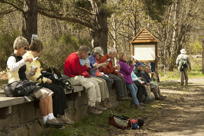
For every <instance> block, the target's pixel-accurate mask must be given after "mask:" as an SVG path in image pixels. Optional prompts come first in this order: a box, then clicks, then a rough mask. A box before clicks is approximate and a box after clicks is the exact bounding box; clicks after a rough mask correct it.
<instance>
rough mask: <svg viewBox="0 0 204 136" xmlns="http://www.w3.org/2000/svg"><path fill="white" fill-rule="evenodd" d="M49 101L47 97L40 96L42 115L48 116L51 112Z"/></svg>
mask: <svg viewBox="0 0 204 136" xmlns="http://www.w3.org/2000/svg"><path fill="white" fill-rule="evenodd" d="M49 106H50V104H49V101H48V99H47V97H43V98H40V100H39V107H40V112H41V114H42V116H47V115H48V114H49Z"/></svg>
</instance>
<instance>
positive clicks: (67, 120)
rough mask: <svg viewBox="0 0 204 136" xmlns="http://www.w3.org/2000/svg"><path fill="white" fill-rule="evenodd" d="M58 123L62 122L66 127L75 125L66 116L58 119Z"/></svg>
mask: <svg viewBox="0 0 204 136" xmlns="http://www.w3.org/2000/svg"><path fill="white" fill-rule="evenodd" d="M57 120H58V121H60V122H61V123H63V124H64V125H73V124H74V121H72V120H71V119H70V118H68V117H65V116H63V115H62V116H60V117H58V118H57Z"/></svg>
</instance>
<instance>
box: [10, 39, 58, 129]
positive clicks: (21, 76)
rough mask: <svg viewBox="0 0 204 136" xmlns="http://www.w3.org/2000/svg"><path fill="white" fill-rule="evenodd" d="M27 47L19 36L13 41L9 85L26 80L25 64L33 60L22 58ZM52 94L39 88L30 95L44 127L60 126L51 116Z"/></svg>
mask: <svg viewBox="0 0 204 136" xmlns="http://www.w3.org/2000/svg"><path fill="white" fill-rule="evenodd" d="M28 46H29V43H28V41H27V40H26V39H25V38H24V37H22V36H19V37H17V38H16V39H15V41H14V44H13V49H14V52H13V54H12V55H11V56H10V57H9V58H8V61H7V74H8V83H9V84H12V83H14V82H15V81H23V80H27V75H26V74H25V71H26V65H25V64H26V63H27V62H28V63H31V62H32V61H33V59H32V58H30V57H27V58H22V56H23V55H24V54H25V53H26V49H27V48H28ZM52 94H53V92H52V91H51V90H49V89H47V88H41V89H38V90H37V91H34V92H33V93H32V95H33V96H34V97H35V98H36V99H39V101H40V102H39V107H40V111H41V114H42V116H43V123H44V124H45V125H46V126H55V127H61V126H62V124H61V123H60V122H59V121H58V120H57V119H56V118H55V117H54V115H53V108H52V107H53V106H52Z"/></svg>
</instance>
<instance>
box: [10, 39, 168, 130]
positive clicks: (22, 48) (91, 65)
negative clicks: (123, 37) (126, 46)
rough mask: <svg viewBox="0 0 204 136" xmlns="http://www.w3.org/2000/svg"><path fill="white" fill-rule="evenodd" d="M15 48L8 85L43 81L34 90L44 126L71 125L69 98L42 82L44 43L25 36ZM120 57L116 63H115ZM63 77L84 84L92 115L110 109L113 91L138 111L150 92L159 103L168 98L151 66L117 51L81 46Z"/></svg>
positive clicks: (66, 65)
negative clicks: (66, 112)
mask: <svg viewBox="0 0 204 136" xmlns="http://www.w3.org/2000/svg"><path fill="white" fill-rule="evenodd" d="M13 49H14V52H13V54H12V55H11V56H10V57H9V58H8V61H7V73H8V82H9V84H12V83H14V82H16V81H24V80H28V81H33V82H43V84H42V86H41V87H40V88H37V89H33V91H32V96H33V97H35V98H36V99H38V100H39V107H40V111H41V113H42V116H43V123H44V124H45V125H47V126H57V127H61V126H63V125H65V124H72V123H73V122H72V121H71V120H70V119H68V118H65V116H64V113H65V109H66V95H65V92H64V89H63V87H62V86H60V85H58V84H56V83H54V82H53V81H52V80H50V79H49V78H45V77H44V78H42V79H41V80H39V77H40V76H41V75H42V73H41V70H42V68H41V63H40V61H39V60H38V58H39V56H40V55H41V53H42V50H43V44H42V42H41V41H40V40H39V39H38V38H36V37H35V38H32V40H31V43H30V44H29V43H28V41H27V40H26V39H25V38H24V37H22V36H19V37H17V38H16V39H15V41H14V44H13ZM117 58H118V61H116V62H117V63H114V62H115V60H116V59H117ZM150 74H151V76H150ZM64 75H66V76H68V77H69V79H68V80H69V81H70V83H71V84H72V85H81V86H83V87H84V88H85V89H86V91H87V96H88V111H89V112H90V113H93V114H101V113H102V112H103V111H105V110H107V109H108V108H111V106H112V105H111V101H110V91H112V88H114V89H115V90H116V92H117V99H118V100H119V101H122V100H132V101H131V105H132V106H133V107H135V108H140V107H142V106H143V104H144V103H145V102H147V100H148V91H151V92H153V94H154V97H155V99H157V100H163V99H164V98H165V97H164V96H162V95H161V93H160V89H159V85H158V82H157V79H156V78H155V77H156V76H155V73H152V72H151V68H150V66H149V65H145V64H143V63H141V62H136V61H135V60H133V59H132V58H131V57H128V56H127V54H126V53H117V50H116V49H114V48H111V49H109V50H108V53H107V54H106V55H104V52H103V50H102V48H101V47H95V48H94V49H93V50H92V51H90V49H89V48H88V47H87V46H80V47H79V49H78V51H77V52H73V53H71V54H70V55H68V57H67V58H66V60H65V62H64ZM129 96H130V97H129Z"/></svg>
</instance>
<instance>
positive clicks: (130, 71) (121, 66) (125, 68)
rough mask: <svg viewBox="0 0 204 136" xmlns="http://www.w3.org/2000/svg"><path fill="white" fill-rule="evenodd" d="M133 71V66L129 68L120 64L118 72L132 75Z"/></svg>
mask: <svg viewBox="0 0 204 136" xmlns="http://www.w3.org/2000/svg"><path fill="white" fill-rule="evenodd" d="M133 69H134V66H133V65H130V66H129V65H128V64H125V63H120V70H121V71H123V72H125V73H126V74H128V75H129V74H131V73H132V71H133Z"/></svg>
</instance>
